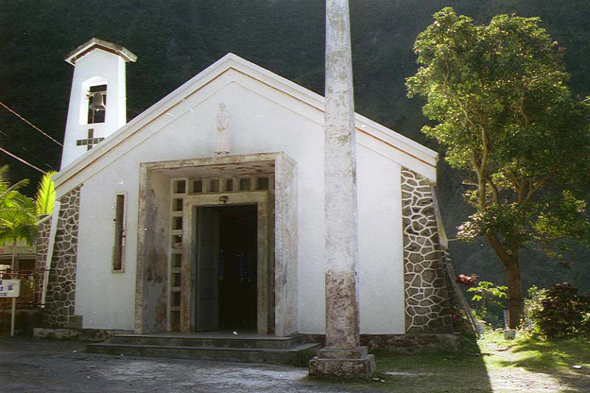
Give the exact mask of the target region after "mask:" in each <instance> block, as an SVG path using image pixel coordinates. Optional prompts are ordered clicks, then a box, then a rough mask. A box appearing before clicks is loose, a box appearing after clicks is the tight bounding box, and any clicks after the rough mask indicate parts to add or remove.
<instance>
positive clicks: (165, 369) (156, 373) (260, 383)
mask: <svg viewBox="0 0 590 393" xmlns="http://www.w3.org/2000/svg"><path fill="white" fill-rule="evenodd" d="M377 383H378V382H375V384H377ZM375 391H376V390H373V389H366V388H355V387H354V386H351V385H343V384H338V383H323V382H315V381H310V380H308V379H307V369H305V368H296V367H287V366H275V365H258V364H256V365H253V364H238V363H223V362H211V361H198V360H180V359H165V358H138V357H122V356H112V355H97V354H90V353H85V352H84V343H80V342H70V341H52V340H42V339H33V338H22V337H17V338H12V339H11V338H9V337H6V336H0V392H2V393H12V392H14V393H16V392H18V393H24V392H26V393H29V392H35V393H36V392H43V393H46V392H55V393H57V392H59V393H65V392H76V393H78V392H84V393H95V392H96V393H105V392H109V393H111V392H112V393H123V392H126V393H127V392H129V393H131V392H133V393H137V392H170V393H176V392H183V393H184V392H207V393H210V392H232V393H239V392H281V393H282V392H285V393H287V392H288V393H291V392H293V393H294V392H297V393H299V392H301V393H303V392H359V393H362V392H375Z"/></svg>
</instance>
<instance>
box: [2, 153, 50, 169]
mask: <svg viewBox="0 0 590 393" xmlns="http://www.w3.org/2000/svg"><path fill="white" fill-rule="evenodd" d="M0 151H1V152H3V153H4V154H6V155H7V156H10V157H12V158H14V159H15V160H18V161H20V162H22V163H23V164H25V165H28V166H30V167H31V168H33V169H34V170H36V171H39V172H41V173H42V174H46V173H47V172H45V171H44V170H42V169H39V168H37V167H36V166H35V165H33V164H31V163H30V162H27V161H25V160H24V159H22V158H20V157H19V156H17V155H15V154H12V153H11V152H9V151H7V150H5V149H3V148H1V147H0Z"/></svg>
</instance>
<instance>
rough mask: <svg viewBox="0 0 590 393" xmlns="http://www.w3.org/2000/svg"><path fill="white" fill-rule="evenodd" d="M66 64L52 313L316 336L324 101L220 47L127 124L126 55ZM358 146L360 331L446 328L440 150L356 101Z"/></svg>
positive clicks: (101, 54)
mask: <svg viewBox="0 0 590 393" xmlns="http://www.w3.org/2000/svg"><path fill="white" fill-rule="evenodd" d="M66 61H67V62H68V63H70V64H71V65H73V66H74V76H73V82H72V89H71V96H70V104H69V110H68V118H67V123H66V132H65V140H64V149H63V156H62V166H61V171H60V172H59V173H58V174H57V175H56V176H55V177H54V181H55V186H56V200H57V201H58V202H57V204H56V208H55V211H54V214H53V215H52V216H51V217H50V218H48V219H46V220H45V221H43V222H42V224H41V225H40V227H39V240H38V244H37V246H38V257H37V258H38V260H37V265H38V267H40V268H41V269H45V268H48V269H49V274H48V275H46V276H45V277H44V279H43V280H40V282H39V283H38V287H39V288H41V290H40V293H41V295H40V296H42V299H43V303H44V304H45V311H44V323H45V325H46V326H47V327H54V328H61V327H76V328H82V329H101V330H119V331H120V330H124V331H133V332H135V333H142V334H145V333H157V332H185V333H190V332H200V331H215V330H221V331H226V330H230V331H249V332H257V333H259V334H269V335H274V336H279V337H284V336H289V335H293V334H296V333H299V334H304V335H310V336H313V335H322V334H324V332H325V302H324V299H325V292H324V291H325V282H324V281H325V279H324V261H325V237H324V231H325V226H324V203H325V202H324V170H323V168H324V129H323V127H324V98H323V97H322V96H320V95H318V94H315V93H313V92H311V91H309V90H307V89H305V88H303V87H301V86H299V85H297V84H295V83H293V82H291V81H289V80H287V79H285V78H282V77H281V76H278V75H276V74H274V73H272V72H271V71H269V70H266V69H264V68H262V67H259V66H257V65H255V64H252V63H251V62H249V61H247V60H244V59H242V58H240V57H238V56H236V55H233V54H231V53H230V54H227V55H226V56H224V57H223V58H221V59H219V60H218V61H217V62H215V63H214V64H212V65H211V66H209V67H208V68H207V69H205V70H203V71H202V72H200V73H199V74H198V75H196V76H195V77H193V78H192V79H190V80H189V81H187V82H186V83H185V84H183V85H182V86H180V87H179V88H177V89H176V90H175V91H173V92H172V93H170V94H169V95H168V96H166V97H164V98H163V99H161V100H160V101H158V102H157V103H156V104H154V105H153V106H152V107H150V108H149V109H147V110H146V111H145V112H143V113H142V114H140V115H139V116H137V117H136V118H134V119H133V120H131V121H130V122H127V121H126V104H125V100H126V98H125V96H126V86H125V85H126V83H125V67H126V64H127V63H129V62H134V61H136V56H135V55H134V54H133V53H131V52H130V51H129V50H127V49H125V48H123V47H121V46H118V45H115V44H112V43H109V42H106V41H102V40H99V39H92V40H90V41H89V42H87V43H85V44H83V45H81V46H80V47H78V48H77V49H75V50H74V51H73V52H71V53H70V54H69V55H67V57H66ZM130 88H132V86H131V87H130ZM356 141H357V149H356V151H357V168H358V169H357V184H358V233H359V238H358V244H359V266H358V285H359V315H360V332H361V334H362V335H365V336H383V337H388V336H393V335H405V334H415V333H450V332H452V331H453V326H452V318H451V314H452V311H451V309H452V307H451V302H450V300H449V298H450V292H449V290H448V288H447V285H448V280H447V279H446V272H445V257H444V251H445V248H446V237H445V235H444V229H443V227H442V224H441V221H440V214H439V213H438V206H437V203H436V195H435V191H434V187H435V184H436V165H437V159H438V155H437V153H436V152H434V151H432V150H430V149H428V148H427V147H425V146H422V145H420V144H418V143H416V142H414V141H412V140H410V139H408V138H406V137H404V136H402V135H400V134H398V133H396V132H394V131H392V130H390V129H388V128H387V127H384V126H382V125H380V124H377V123H376V122H374V121H371V120H370V119H367V118H365V117H363V116H361V115H359V114H357V115H356Z"/></svg>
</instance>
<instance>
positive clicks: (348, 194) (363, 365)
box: [309, 0, 375, 378]
mask: <svg viewBox="0 0 590 393" xmlns="http://www.w3.org/2000/svg"><path fill="white" fill-rule="evenodd" d="M324 128H325V225H326V265H325V269H326V347H325V348H324V349H322V350H320V352H319V354H318V357H317V358H314V359H312V360H311V362H310V368H309V372H310V375H311V376H312V377H329V378H334V377H338V378H363V377H364V378H366V377H369V376H370V375H372V374H373V371H374V368H375V359H374V356H373V355H368V354H367V349H366V347H361V346H360V339H359V330H360V328H359V306H358V275H357V261H358V238H357V197H356V138H355V126H354V96H353V85H352V54H351V47H350V17H349V5H348V0H327V1H326V112H325V124H324Z"/></svg>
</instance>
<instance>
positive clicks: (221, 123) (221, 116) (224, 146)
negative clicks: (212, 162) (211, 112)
mask: <svg viewBox="0 0 590 393" xmlns="http://www.w3.org/2000/svg"><path fill="white" fill-rule="evenodd" d="M230 119H231V115H230V114H229V112H227V111H226V110H225V104H223V103H221V104H219V112H217V148H216V149H215V154H217V155H226V154H229V121H230Z"/></svg>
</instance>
